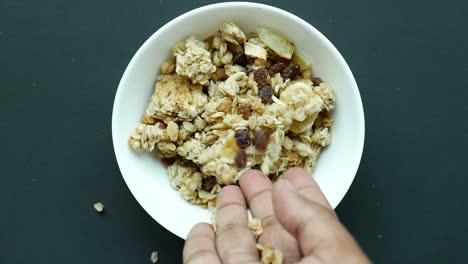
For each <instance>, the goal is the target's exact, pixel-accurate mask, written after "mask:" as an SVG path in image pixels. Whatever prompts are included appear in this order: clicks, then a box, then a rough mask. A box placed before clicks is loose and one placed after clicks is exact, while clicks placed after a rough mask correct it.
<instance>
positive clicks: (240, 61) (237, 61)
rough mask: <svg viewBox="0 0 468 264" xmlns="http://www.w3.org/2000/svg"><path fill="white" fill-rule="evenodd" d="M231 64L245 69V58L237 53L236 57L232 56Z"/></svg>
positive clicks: (243, 54) (242, 54)
mask: <svg viewBox="0 0 468 264" xmlns="http://www.w3.org/2000/svg"><path fill="white" fill-rule="evenodd" d="M232 63H233V64H237V65H240V66H243V67H245V65H247V56H246V55H245V53H244V52H241V53H237V54H236V55H234V58H233V59H232Z"/></svg>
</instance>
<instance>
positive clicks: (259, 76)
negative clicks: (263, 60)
mask: <svg viewBox="0 0 468 264" xmlns="http://www.w3.org/2000/svg"><path fill="white" fill-rule="evenodd" d="M268 77H269V75H268V71H267V70H266V69H265V68H264V67H262V68H258V69H257V70H256V71H255V74H254V80H255V82H256V83H257V86H258V87H259V88H261V87H263V86H265V85H266V84H267V83H268Z"/></svg>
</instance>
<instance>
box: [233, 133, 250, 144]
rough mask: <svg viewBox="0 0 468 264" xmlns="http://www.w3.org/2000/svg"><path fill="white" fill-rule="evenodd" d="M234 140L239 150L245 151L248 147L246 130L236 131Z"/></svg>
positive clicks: (248, 139) (248, 141) (248, 140)
mask: <svg viewBox="0 0 468 264" xmlns="http://www.w3.org/2000/svg"><path fill="white" fill-rule="evenodd" d="M234 138H235V139H236V143H237V145H238V146H239V148H241V149H245V148H246V147H248V146H249V145H250V135H249V131H247V129H238V130H236V133H235V134H234Z"/></svg>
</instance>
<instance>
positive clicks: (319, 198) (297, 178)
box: [284, 168, 332, 209]
mask: <svg viewBox="0 0 468 264" xmlns="http://www.w3.org/2000/svg"><path fill="white" fill-rule="evenodd" d="M284 179H286V180H287V181H288V182H289V183H291V184H292V185H293V186H294V188H296V190H297V191H298V192H299V193H301V194H302V195H304V196H305V197H307V198H308V199H310V200H312V201H315V202H317V203H319V204H321V205H323V206H325V207H328V208H330V209H332V207H331V206H330V203H328V200H327V198H326V197H325V195H324V194H323V192H322V190H321V189H320V187H319V186H318V184H317V182H316V181H315V180H314V178H313V177H312V176H311V175H310V174H309V173H307V172H306V171H305V170H303V169H301V168H291V169H289V170H287V171H286V172H285V173H284Z"/></svg>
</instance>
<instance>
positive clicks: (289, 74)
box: [281, 63, 302, 80]
mask: <svg viewBox="0 0 468 264" xmlns="http://www.w3.org/2000/svg"><path fill="white" fill-rule="evenodd" d="M301 75H302V72H301V67H299V65H297V64H292V63H291V64H289V65H288V67H286V68H284V70H283V71H282V72H281V76H282V77H283V79H285V80H287V79H291V80H294V79H296V78H297V77H300V76H301Z"/></svg>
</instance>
